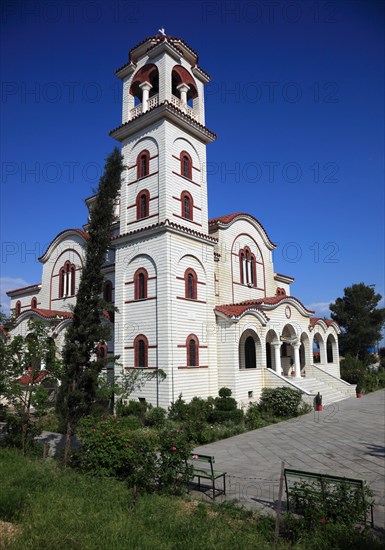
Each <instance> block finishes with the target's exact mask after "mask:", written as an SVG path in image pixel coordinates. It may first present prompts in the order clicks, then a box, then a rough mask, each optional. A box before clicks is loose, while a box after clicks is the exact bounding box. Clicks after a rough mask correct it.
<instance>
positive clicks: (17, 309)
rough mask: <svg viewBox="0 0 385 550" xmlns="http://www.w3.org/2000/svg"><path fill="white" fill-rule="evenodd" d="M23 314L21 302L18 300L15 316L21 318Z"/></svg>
mask: <svg viewBox="0 0 385 550" xmlns="http://www.w3.org/2000/svg"><path fill="white" fill-rule="evenodd" d="M20 313H21V302H20V300H17V302H16V304H15V315H16V317H19V315H20Z"/></svg>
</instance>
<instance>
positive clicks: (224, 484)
mask: <svg viewBox="0 0 385 550" xmlns="http://www.w3.org/2000/svg"><path fill="white" fill-rule="evenodd" d="M223 494H224V495H225V494H226V475H224V476H223Z"/></svg>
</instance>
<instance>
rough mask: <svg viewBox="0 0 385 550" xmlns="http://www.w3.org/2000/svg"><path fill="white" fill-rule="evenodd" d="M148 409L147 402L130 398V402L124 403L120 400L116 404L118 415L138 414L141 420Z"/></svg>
mask: <svg viewBox="0 0 385 550" xmlns="http://www.w3.org/2000/svg"><path fill="white" fill-rule="evenodd" d="M146 411H147V403H146V402H143V401H134V400H130V401H129V402H128V403H124V402H123V401H119V402H118V403H117V404H116V414H117V416H121V417H124V416H131V415H133V416H137V417H138V418H140V419H141V421H142V422H143V421H144V416H145V414H146Z"/></svg>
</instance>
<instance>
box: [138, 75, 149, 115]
mask: <svg viewBox="0 0 385 550" xmlns="http://www.w3.org/2000/svg"><path fill="white" fill-rule="evenodd" d="M139 88H141V89H142V113H145V112H146V111H147V108H148V97H149V94H150V90H151V88H152V86H151V84H150V83H149V82H142V84H139Z"/></svg>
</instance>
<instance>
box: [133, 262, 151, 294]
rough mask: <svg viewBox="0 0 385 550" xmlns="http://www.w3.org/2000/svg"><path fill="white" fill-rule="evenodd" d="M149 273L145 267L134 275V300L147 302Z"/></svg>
mask: <svg viewBox="0 0 385 550" xmlns="http://www.w3.org/2000/svg"><path fill="white" fill-rule="evenodd" d="M147 281H148V272H147V270H146V269H144V268H143V267H141V268H139V269H137V270H136V271H135V274H134V300H145V299H146V298H147V296H148V294H147V292H148V284H147Z"/></svg>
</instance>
